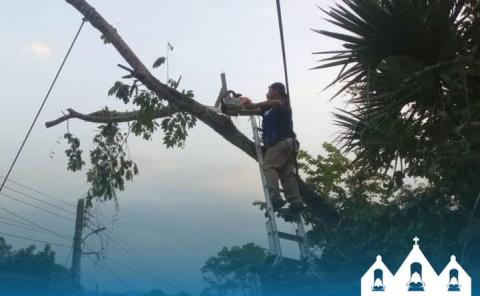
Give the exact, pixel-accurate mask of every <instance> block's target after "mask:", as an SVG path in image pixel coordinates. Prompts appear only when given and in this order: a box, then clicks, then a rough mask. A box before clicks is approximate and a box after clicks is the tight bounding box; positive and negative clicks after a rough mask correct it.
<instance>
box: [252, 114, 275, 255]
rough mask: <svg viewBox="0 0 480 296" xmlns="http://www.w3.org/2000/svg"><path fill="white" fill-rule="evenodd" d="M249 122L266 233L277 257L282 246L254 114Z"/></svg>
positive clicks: (271, 248)
mask: <svg viewBox="0 0 480 296" xmlns="http://www.w3.org/2000/svg"><path fill="white" fill-rule="evenodd" d="M250 122H251V124H252V130H253V140H254V142H255V150H256V152H257V160H258V166H259V168H260V176H261V179H262V185H263V186H262V187H263V193H264V195H265V203H266V207H267V215H268V221H267V222H266V226H267V234H268V240H269V245H270V251H271V252H272V253H274V254H275V255H277V256H279V257H283V256H282V248H281V246H280V238H279V237H278V228H277V222H276V220H275V212H274V211H273V206H272V202H271V199H270V193H269V191H268V185H267V179H266V178H265V174H264V173H263V152H262V146H261V143H260V136H259V135H258V125H257V119H256V118H255V116H253V115H252V116H250Z"/></svg>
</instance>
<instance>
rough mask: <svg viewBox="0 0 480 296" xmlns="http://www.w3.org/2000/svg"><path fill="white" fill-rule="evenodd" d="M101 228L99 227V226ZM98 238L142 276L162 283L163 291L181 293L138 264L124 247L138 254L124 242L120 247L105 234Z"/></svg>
mask: <svg viewBox="0 0 480 296" xmlns="http://www.w3.org/2000/svg"><path fill="white" fill-rule="evenodd" d="M99 226H101V225H99ZM87 227H89V228H90V226H88V225H87ZM110 234H111V235H112V236H113V233H112V232H110ZM99 236H101V237H104V238H105V239H106V241H107V243H109V245H110V246H111V247H112V248H113V249H114V250H116V251H117V252H118V253H119V254H120V255H122V256H124V258H125V259H127V260H128V261H129V262H130V263H131V264H133V265H134V266H135V267H136V268H137V269H138V270H137V271H140V272H141V273H143V274H144V275H146V276H147V277H149V278H150V279H152V280H154V281H159V282H161V283H162V285H163V286H164V288H165V289H168V290H171V291H173V292H179V291H181V289H180V288H178V287H176V286H174V285H172V284H170V283H168V282H167V281H165V280H163V279H162V278H161V277H159V276H156V275H155V274H154V273H153V272H152V271H151V270H150V269H149V268H148V266H147V265H146V264H145V263H143V264H142V263H140V262H139V261H140V260H138V259H139V257H140V256H139V257H135V256H134V255H133V254H132V252H131V251H129V250H128V249H127V248H126V247H128V248H129V249H130V250H133V251H134V252H135V253H137V254H139V253H138V252H137V251H136V250H134V249H133V247H131V246H129V245H128V244H126V243H125V242H123V245H124V246H125V247H124V246H122V244H121V243H119V242H118V241H116V240H114V239H113V238H112V237H111V236H109V235H108V234H106V233H99ZM117 239H118V240H120V239H119V238H117ZM144 258H145V257H143V256H142V259H144ZM144 260H146V261H145V262H148V260H147V259H144ZM116 263H117V264H120V263H118V262H116Z"/></svg>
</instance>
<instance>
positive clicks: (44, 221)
mask: <svg viewBox="0 0 480 296" xmlns="http://www.w3.org/2000/svg"><path fill="white" fill-rule="evenodd" d="M89 3H91V4H92V5H93V6H94V7H96V9H97V10H98V11H99V12H100V13H101V14H102V15H103V16H104V17H105V18H106V19H107V20H108V21H109V22H110V23H111V24H112V25H114V26H115V27H116V28H117V30H118V32H119V33H120V34H121V36H122V37H123V38H124V40H125V41H126V42H127V43H128V44H129V45H130V46H131V48H132V49H133V50H134V51H135V52H136V54H137V55H138V57H139V58H140V59H141V60H142V61H143V62H144V63H145V64H146V65H152V64H153V62H154V61H155V60H156V58H158V57H159V56H164V55H165V54H166V46H167V43H168V42H170V43H171V44H172V45H173V46H174V51H173V52H171V53H170V58H169V61H170V76H171V77H173V78H178V77H179V75H182V82H181V85H180V88H185V89H191V90H193V91H194V93H195V97H196V99H197V100H198V101H200V102H202V103H204V104H208V105H212V104H213V103H214V102H215V99H216V96H217V95H218V91H219V89H220V73H221V72H225V73H226V75H227V81H228V85H229V88H231V89H234V90H236V91H237V92H240V93H242V94H244V95H247V96H249V97H251V98H252V99H253V100H255V101H260V100H263V99H264V98H265V93H266V91H267V86H268V85H269V84H271V83H272V82H275V81H282V80H283V70H282V60H281V51H280V40H279V33H278V23H277V19H276V8H275V1H273V0H268V1H267V0H244V1H234V0H201V1H200V0H197V1H193V0H190V1H187V0H139V1H126V0H90V1H89ZM334 3H335V1H334V0H315V1H313V0H300V1H299V0H283V1H282V5H283V17H284V29H285V36H286V43H287V45H286V46H287V54H288V66H289V75H290V85H291V98H292V108H293V110H294V123H295V130H296V132H297V135H298V138H299V140H300V142H301V145H302V148H303V149H305V150H307V151H308V152H310V153H311V154H318V153H322V143H323V142H325V141H327V142H331V141H333V140H334V138H335V136H336V133H337V132H338V128H337V127H335V125H334V124H333V123H332V112H333V111H335V108H341V107H342V106H343V103H342V100H341V99H339V100H334V101H329V98H330V97H331V96H332V94H333V93H334V92H335V87H333V88H331V89H328V90H326V91H324V90H323V89H324V87H325V86H326V85H328V84H329V82H331V80H332V79H333V78H334V77H335V74H336V72H337V71H338V69H329V70H314V71H312V70H310V69H311V68H312V67H315V66H316V65H318V59H319V56H317V55H313V54H312V53H313V52H316V51H323V50H335V49H339V48H340V46H341V44H339V43H338V42H335V41H333V40H331V39H329V38H327V37H324V36H321V35H319V34H317V33H315V32H313V31H312V30H311V29H326V30H338V29H336V28H333V27H332V25H330V24H329V23H328V22H327V21H326V20H325V19H324V18H325V17H326V16H325V14H324V13H323V12H322V11H321V10H320V9H319V8H318V7H320V8H323V9H328V7H329V6H331V5H334ZM317 6H318V7H317ZM80 22H81V16H80V14H79V13H78V12H77V11H76V10H75V9H74V8H73V7H71V6H70V5H68V4H67V3H66V2H65V1H59V0H44V1H35V0H17V1H6V0H2V1H1V9H0V37H1V40H2V41H3V42H2V45H1V47H0V54H1V57H2V58H1V59H0V77H1V80H2V83H1V86H2V94H1V98H0V101H1V108H0V126H1V129H0V136H1V140H0V143H1V144H0V175H2V176H3V175H5V174H6V172H7V168H8V166H9V165H10V163H11V162H12V160H13V157H14V156H15V153H16V151H17V149H18V148H19V146H20V144H21V141H22V139H23V137H24V135H25V133H26V131H27V129H28V127H29V125H30V123H31V121H32V119H33V117H34V115H35V113H36V111H37V110H38V107H39V106H40V103H41V101H42V99H43V97H44V95H45V93H46V91H47V89H48V86H49V84H50V83H51V81H52V79H53V76H54V74H55V72H56V70H57V68H58V66H59V64H60V61H61V59H62V58H63V56H64V54H65V52H66V49H67V47H68V45H69V43H70V42H71V40H72V38H73V36H74V33H75V32H76V30H77V28H78V26H79V24H80ZM118 63H125V62H124V61H123V60H122V58H121V57H120V56H119V54H118V53H117V52H116V51H115V49H114V48H113V47H112V46H111V45H105V44H103V42H102V41H101V40H100V34H99V33H98V32H97V31H96V30H95V29H94V28H92V27H91V26H90V25H89V24H88V23H87V24H86V25H85V27H84V29H83V31H82V33H81V35H80V37H79V39H78V41H77V44H76V45H75V47H74V49H73V51H72V54H71V56H70V58H69V60H68V62H67V64H66V66H65V68H64V70H63V72H62V74H61V77H60V79H59V80H58V82H57V84H56V87H55V88H54V90H53V92H52V94H51V96H50V98H49V100H48V102H47V104H46V106H45V108H44V110H43V112H42V114H41V115H40V117H39V120H38V123H37V125H36V126H35V128H34V129H33V132H32V135H31V137H30V138H29V140H28V142H27V145H26V146H25V148H24V150H23V152H22V154H21V156H20V158H19V160H18V162H17V164H16V166H15V168H14V170H13V173H12V175H11V179H12V180H14V181H16V182H19V183H21V184H24V185H28V186H29V187H31V188H34V189H36V190H39V191H41V192H44V193H46V194H48V195H49V196H46V195H41V194H39V193H38V192H33V191H30V190H28V189H27V188H25V187H20V186H19V185H17V184H14V183H7V186H8V187H9V188H8V189H5V191H4V192H3V193H4V194H6V195H8V196H9V197H10V198H8V197H5V196H0V206H1V207H4V208H6V209H8V210H9V211H11V212H13V213H15V214H17V215H20V216H21V217H26V218H28V219H29V220H31V221H33V222H35V223H38V224H40V225H42V226H45V227H46V228H48V229H50V230H52V231H54V232H55V233H60V234H66V235H67V238H62V237H58V236H55V235H53V234H52V233H40V232H35V231H30V230H27V229H19V228H15V227H13V226H11V225H10V226H9V225H7V224H5V223H4V224H2V221H3V222H5V221H6V220H5V219H16V220H17V221H18V217H17V218H15V217H13V216H11V214H8V213H6V212H2V211H0V232H4V233H10V234H16V235H21V236H27V237H30V238H35V239H41V240H46V241H50V242H57V243H59V244H65V245H70V244H71V238H70V237H71V233H73V228H74V223H73V221H72V219H73V218H74V215H73V211H74V210H75V209H74V205H75V203H76V201H77V199H78V198H81V197H82V196H83V195H84V194H85V192H86V190H87V189H88V184H87V182H86V178H85V171H83V172H80V173H72V172H68V171H67V170H66V158H65V155H64V152H63V151H64V150H65V149H66V147H67V146H66V143H65V141H64V140H62V135H63V134H64V133H65V132H66V130H67V125H66V124H62V125H59V126H56V127H54V128H50V129H47V128H45V126H44V123H45V122H46V121H49V120H52V119H55V118H57V117H59V116H61V115H62V113H61V112H62V111H64V110H65V109H66V108H74V109H75V110H77V111H80V112H85V113H88V112H92V111H96V110H99V109H100V108H102V107H104V106H109V108H111V109H116V110H126V109H129V108H132V107H131V106H124V105H123V104H122V103H119V102H118V101H117V100H115V99H114V98H112V97H108V96H107V91H108V89H109V88H110V87H111V86H112V85H113V83H114V82H115V81H116V80H119V79H120V77H121V76H122V75H125V73H124V72H123V71H122V70H121V69H119V68H118V67H117V66H116V65H117V64H118ZM153 73H155V75H157V76H158V78H160V79H161V80H165V78H166V72H165V67H162V68H160V69H155V70H153ZM234 122H235V124H236V125H237V126H238V127H239V128H240V129H241V130H242V131H244V132H245V134H247V135H248V136H251V130H250V129H249V122H248V120H247V118H235V119H234ZM68 128H69V130H70V131H71V132H72V133H74V134H76V135H78V136H79V138H80V139H81V141H82V147H83V150H84V151H85V153H84V157H85V158H88V151H89V149H90V148H91V147H92V142H91V141H92V136H93V135H94V134H95V128H96V126H95V125H93V124H90V123H85V122H81V121H75V120H71V121H70V122H69V126H68ZM161 138H162V136H161V133H158V134H156V135H155V136H154V139H153V140H151V141H144V140H141V139H135V138H131V139H130V140H129V153H130V155H131V157H132V158H133V159H134V160H135V161H136V163H137V164H138V166H139V168H140V175H139V176H137V177H136V179H135V180H134V182H133V183H131V184H127V188H126V190H125V191H124V192H121V193H119V194H118V205H115V204H114V203H108V204H104V205H101V206H99V208H97V209H96V210H95V211H94V212H93V213H94V215H95V216H96V217H97V218H96V219H97V220H98V221H99V223H100V224H102V225H105V226H107V230H106V231H105V233H106V234H107V235H108V236H109V237H112V238H114V240H115V241H116V242H117V243H119V244H120V245H123V246H124V248H127V249H129V250H130V251H128V252H129V254H135V255H131V256H135V257H136V258H137V259H138V260H136V261H139V262H140V261H141V262H142V263H141V265H142V266H141V269H142V270H143V269H147V268H148V270H149V271H147V272H146V273H148V274H149V275H150V277H149V276H146V275H145V271H144V272H143V273H140V272H138V271H137V270H138V267H137V266H133V263H132V262H131V260H130V259H129V258H128V256H126V255H125V254H122V253H121V252H120V251H119V250H118V246H117V247H115V246H112V245H108V244H107V245H106V250H105V251H104V253H103V254H104V258H103V260H102V262H104V264H106V265H107V266H108V268H107V269H108V270H109V271H111V272H109V273H110V274H111V273H115V274H116V275H118V277H116V278H115V277H112V276H111V275H110V274H108V273H107V272H105V271H104V270H103V269H105V268H103V269H102V267H100V266H98V265H95V264H94V262H95V260H94V259H95V257H94V256H87V255H86V256H84V258H83V262H82V282H83V284H84V285H85V286H86V287H87V288H89V289H92V288H93V287H94V286H95V285H96V284H98V286H99V290H101V291H116V292H118V291H128V290H130V289H131V290H135V291H147V290H150V289H153V288H162V289H164V290H166V291H167V292H178V291H179V290H186V291H188V292H198V291H200V290H201V289H202V287H203V282H202V275H201V272H200V269H201V267H202V265H203V263H204V262H205V261H206V260H207V259H208V258H209V257H211V256H213V255H215V254H216V253H217V252H218V251H220V250H221V248H222V247H223V246H229V247H230V246H235V245H241V244H245V243H248V242H254V243H256V244H259V245H261V246H264V247H267V238H266V233H265V226H264V218H263V214H262V213H261V212H260V211H258V210H257V209H256V208H255V207H253V206H252V202H253V201H255V200H261V199H262V198H263V196H262V188H261V184H260V176H259V171H258V166H257V164H256V163H255V162H253V161H252V160H251V159H250V158H249V157H248V156H247V155H245V154H244V153H243V152H241V151H240V150H239V149H238V148H236V147H234V146H232V145H231V144H229V143H227V142H226V141H225V140H223V139H222V138H221V137H220V136H219V135H218V134H216V133H215V132H214V131H212V130H211V129H209V128H208V127H206V126H205V125H203V124H202V123H198V124H197V126H196V127H195V128H194V129H193V130H191V131H190V136H189V138H188V140H187V143H186V147H185V148H184V149H173V150H172V149H169V150H168V149H166V148H165V147H164V146H163V145H162V139H161ZM11 189H14V190H16V191H17V192H15V191H12V190H11ZM19 192H20V193H19ZM22 193H23V194H28V195H30V196H33V197H36V198H38V199H41V200H42V201H44V202H49V203H53V204H54V205H56V206H57V207H59V208H61V209H58V210H57V211H54V213H55V214H57V216H55V215H53V214H49V213H46V212H43V211H39V210H38V209H35V208H32V207H31V206H30V205H26V204H22V203H21V202H19V201H18V200H21V201H24V202H29V203H32V204H35V205H39V206H43V207H44V208H49V206H48V205H45V204H42V203H38V202H37V201H33V200H32V199H31V198H30V199H29V198H28V197H26V196H25V195H23V196H22ZM12 197H13V198H14V199H16V200H14V199H11V198H12ZM52 197H54V198H57V199H61V200H62V201H58V200H54V199H52ZM50 209H51V208H50ZM58 214H61V215H63V216H66V217H59V216H58ZM2 219H3V220H2ZM92 223H93V222H92ZM282 227H284V228H286V229H290V228H291V226H289V225H282ZM8 242H9V243H11V244H12V245H13V246H14V248H20V247H25V246H27V245H28V244H30V243H31V242H29V241H26V240H22V239H15V238H11V237H10V238H8ZM124 243H126V244H127V245H128V247H125V245H124ZM86 244H87V246H86V248H88V249H89V250H92V251H97V250H98V249H99V247H100V242H99V238H98V237H97V236H95V235H92V236H90V237H89V238H88V239H87V240H86ZM54 249H55V251H56V252H57V259H58V262H60V263H62V264H63V262H65V263H66V266H69V264H70V263H69V249H68V248H63V247H55V248H54ZM286 250H287V253H289V252H290V253H291V255H292V256H294V255H295V254H294V253H295V252H294V250H293V248H291V246H290V247H289V246H287V248H286ZM138 257H141V259H139V258H138ZM102 266H103V265H102ZM152 274H154V277H155V278H152V276H151V275H152ZM118 278H121V280H119V279H118ZM187 283H188V284H187Z"/></svg>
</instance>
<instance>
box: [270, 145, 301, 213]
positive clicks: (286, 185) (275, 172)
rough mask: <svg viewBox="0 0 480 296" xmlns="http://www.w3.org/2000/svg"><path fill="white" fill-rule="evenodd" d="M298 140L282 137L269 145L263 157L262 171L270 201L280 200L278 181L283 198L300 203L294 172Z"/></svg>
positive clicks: (293, 202)
mask: <svg viewBox="0 0 480 296" xmlns="http://www.w3.org/2000/svg"><path fill="white" fill-rule="evenodd" d="M297 150H298V142H297V141H296V140H295V139H283V140H280V141H279V142H277V143H275V144H274V145H273V146H270V147H268V148H267V150H266V151H265V155H264V158H263V171H264V173H265V178H266V181H267V186H268V191H269V193H270V198H271V200H272V202H275V201H278V200H282V197H281V195H280V187H279V183H278V181H279V180H280V182H281V183H282V188H283V190H284V193H285V199H286V200H287V201H288V202H290V203H291V204H301V203H302V202H303V201H302V197H301V196H300V191H299V189H298V183H297V178H296V174H295V157H296V151H297Z"/></svg>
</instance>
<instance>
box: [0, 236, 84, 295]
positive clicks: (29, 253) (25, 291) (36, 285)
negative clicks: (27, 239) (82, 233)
mask: <svg viewBox="0 0 480 296" xmlns="http://www.w3.org/2000/svg"><path fill="white" fill-rule="evenodd" d="M0 289H1V291H2V295H17V296H27V295H28V296H29V295H73V292H74V291H75V290H77V289H78V286H76V285H75V284H74V282H73V279H72V277H71V275H70V272H69V271H68V270H67V269H65V268H64V267H63V266H60V265H58V264H55V252H54V251H52V250H51V248H50V246H48V245H46V246H45V247H44V248H43V250H39V251H37V249H36V247H35V246H33V245H32V246H29V247H27V248H25V249H20V250H17V251H12V249H11V246H10V245H8V244H7V243H6V242H5V240H4V239H3V238H2V237H0Z"/></svg>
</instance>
